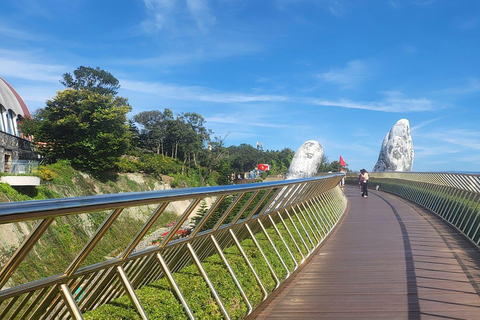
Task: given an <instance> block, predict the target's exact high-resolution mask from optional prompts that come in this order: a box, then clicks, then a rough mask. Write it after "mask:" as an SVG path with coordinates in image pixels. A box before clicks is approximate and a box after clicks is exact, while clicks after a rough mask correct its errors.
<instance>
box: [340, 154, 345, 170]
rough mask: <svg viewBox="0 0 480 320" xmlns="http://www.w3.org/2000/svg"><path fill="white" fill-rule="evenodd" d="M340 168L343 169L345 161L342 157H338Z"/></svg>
mask: <svg viewBox="0 0 480 320" xmlns="http://www.w3.org/2000/svg"><path fill="white" fill-rule="evenodd" d="M340 166H341V167H345V161H344V160H343V158H342V156H340Z"/></svg>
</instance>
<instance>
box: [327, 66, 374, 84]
mask: <svg viewBox="0 0 480 320" xmlns="http://www.w3.org/2000/svg"><path fill="white" fill-rule="evenodd" d="M370 76H371V67H370V66H368V65H367V63H365V62H364V61H362V60H353V61H350V62H348V63H347V65H346V66H345V67H344V68H342V69H333V70H330V71H328V72H325V73H322V74H321V75H319V78H320V79H321V80H323V81H325V82H328V83H333V84H336V85H338V86H339V87H340V88H341V89H357V88H358V87H359V85H360V84H362V83H363V82H364V81H365V80H367V79H368V78H369V77H370Z"/></svg>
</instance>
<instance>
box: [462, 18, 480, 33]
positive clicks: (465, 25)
mask: <svg viewBox="0 0 480 320" xmlns="http://www.w3.org/2000/svg"><path fill="white" fill-rule="evenodd" d="M479 23H480V18H479V17H476V18H473V19H470V20H466V21H462V22H461V23H460V25H459V27H460V29H461V30H464V31H469V30H472V29H475V28H476V27H477V26H478V25H479Z"/></svg>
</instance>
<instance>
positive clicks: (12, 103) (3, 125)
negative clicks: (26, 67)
mask: <svg viewBox="0 0 480 320" xmlns="http://www.w3.org/2000/svg"><path fill="white" fill-rule="evenodd" d="M25 117H30V112H29V111H28V108H27V105H26V104H25V102H24V101H23V99H22V98H21V97H20V95H19V94H18V93H17V92H16V91H15V89H13V87H12V86H11V85H10V84H9V83H8V82H7V81H5V80H4V79H3V78H1V77H0V172H6V173H30V171H31V167H32V165H34V163H35V164H36V161H35V160H36V156H35V153H34V152H33V148H32V145H31V139H30V137H26V136H24V135H23V134H22V133H21V132H20V130H19V127H18V123H20V122H21V121H22V120H23V119H24V118H25Z"/></svg>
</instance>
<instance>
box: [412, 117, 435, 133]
mask: <svg viewBox="0 0 480 320" xmlns="http://www.w3.org/2000/svg"><path fill="white" fill-rule="evenodd" d="M440 119H441V118H435V119H430V120H427V121H424V122H422V123H420V124H417V125H416V126H413V127H411V128H410V130H411V132H412V133H414V132H415V131H417V130H418V129H420V128H423V127H425V126H427V125H429V124H431V123H433V122H436V121H438V120H440Z"/></svg>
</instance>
